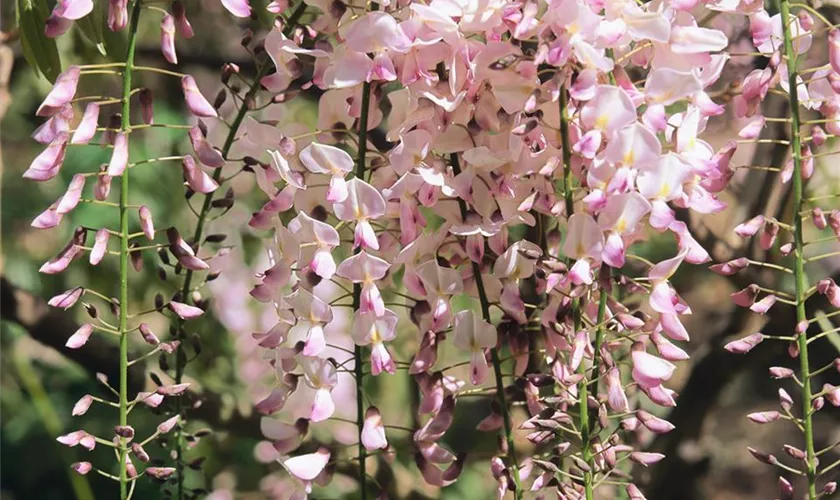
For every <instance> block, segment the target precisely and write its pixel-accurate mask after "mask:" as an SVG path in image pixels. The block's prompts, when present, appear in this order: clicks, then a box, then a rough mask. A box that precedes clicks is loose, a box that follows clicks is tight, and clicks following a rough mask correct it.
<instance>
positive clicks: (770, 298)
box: [750, 294, 777, 314]
mask: <svg viewBox="0 0 840 500" xmlns="http://www.w3.org/2000/svg"><path fill="white" fill-rule="evenodd" d="M776 300H777V297H776V296H775V295H773V294H770V295H767V296H766V297H764V298H763V299H761V300H759V301H758V302H756V303H754V304H753V305H751V306H750V311H752V312H754V313H757V314H767V311H769V310H770V308H771V307H773V305H774V304H775V303H776Z"/></svg>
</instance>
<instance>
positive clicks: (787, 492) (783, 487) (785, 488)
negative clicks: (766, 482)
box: [779, 476, 793, 500]
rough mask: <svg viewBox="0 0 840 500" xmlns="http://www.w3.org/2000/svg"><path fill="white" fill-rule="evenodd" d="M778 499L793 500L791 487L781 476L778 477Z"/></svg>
mask: <svg viewBox="0 0 840 500" xmlns="http://www.w3.org/2000/svg"><path fill="white" fill-rule="evenodd" d="M779 497H780V499H779V500H793V485H792V484H790V481H788V480H787V479H785V478H783V477H781V476H779Z"/></svg>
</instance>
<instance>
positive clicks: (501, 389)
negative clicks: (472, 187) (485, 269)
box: [449, 153, 523, 500]
mask: <svg viewBox="0 0 840 500" xmlns="http://www.w3.org/2000/svg"><path fill="white" fill-rule="evenodd" d="M449 158H450V161H451V163H452V173H453V174H455V175H456V176H458V175H459V174H460V173H461V163H460V161H459V160H458V155H457V154H456V153H453V154H451V155H450V156H449ZM458 207H459V208H460V211H461V220H466V219H467V204H466V202H465V201H464V200H463V199H461V198H458ZM472 272H473V277H474V278H475V286H476V288H478V300H479V303H480V304H481V316H482V318H483V319H484V321H486V322H487V323H489V324H492V323H491V322H490V301H489V300H488V299H487V291H486V290H485V288H484V280H483V279H482V277H481V267H480V266H479V265H478V263H477V262H474V261H473V262H472ZM490 358H491V362H492V364H493V375H494V377H495V381H496V395H497V396H498V398H499V407H500V408H501V412H502V423H503V430H504V433H505V444H506V445H507V454H508V457H509V459H510V460H509V462H510V463H509V464H508V467H509V468H510V476H511V479H513V484H514V485H515V486H516V488H515V490H514V497H515V498H516V499H517V500H519V499H521V498H522V494H523V490H522V485H521V481H520V477H519V462H518V460H517V458H516V445H515V443H514V436H513V424H512V421H511V418H510V411H509V409H508V405H507V397H506V396H505V384H504V378H503V375H502V359H501V358H500V357H499V349H498V347H492V348H491V349H490Z"/></svg>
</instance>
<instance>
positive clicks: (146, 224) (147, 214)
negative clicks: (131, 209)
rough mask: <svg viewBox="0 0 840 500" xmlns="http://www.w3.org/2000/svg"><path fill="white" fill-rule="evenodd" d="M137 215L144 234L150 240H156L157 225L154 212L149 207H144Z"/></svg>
mask: <svg viewBox="0 0 840 500" xmlns="http://www.w3.org/2000/svg"><path fill="white" fill-rule="evenodd" d="M137 213H138V215H139V217H140V227H141V228H142V229H143V234H145V235H146V238H149V239H150V240H153V239H155V223H154V221H153V220H152V212H151V210H149V207H147V206H146V205H142V206H141V207H140V208H139V209H138V210H137Z"/></svg>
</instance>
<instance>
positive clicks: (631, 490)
mask: <svg viewBox="0 0 840 500" xmlns="http://www.w3.org/2000/svg"><path fill="white" fill-rule="evenodd" d="M624 490H625V491H626V492H627V496H628V497H629V498H630V500H647V499H646V498H645V496H644V495H643V494H642V490H640V489H639V487H638V486H636V485H635V484H633V483H630V484H628V485H627V486H626V487H625V488H624Z"/></svg>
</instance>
